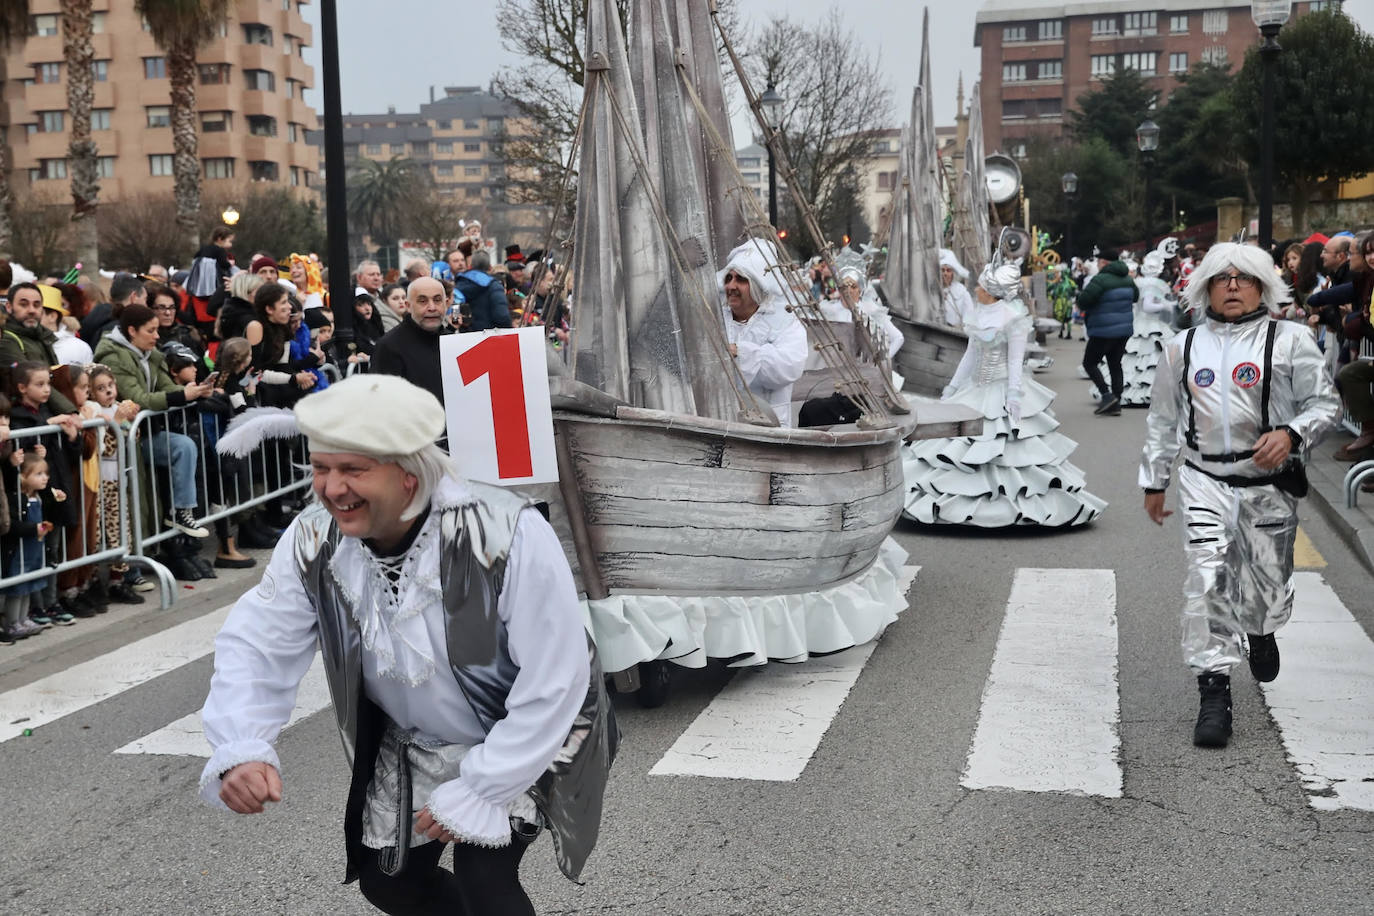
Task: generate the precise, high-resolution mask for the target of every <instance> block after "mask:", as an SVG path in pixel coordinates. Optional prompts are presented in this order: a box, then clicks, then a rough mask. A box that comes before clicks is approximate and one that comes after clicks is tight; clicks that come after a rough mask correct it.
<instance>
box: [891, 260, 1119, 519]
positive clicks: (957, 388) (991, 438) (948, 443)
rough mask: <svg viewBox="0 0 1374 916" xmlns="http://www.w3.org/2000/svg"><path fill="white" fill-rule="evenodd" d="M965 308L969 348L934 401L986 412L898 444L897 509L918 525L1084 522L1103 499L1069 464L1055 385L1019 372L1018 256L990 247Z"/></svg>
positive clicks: (1025, 322)
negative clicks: (966, 424)
mask: <svg viewBox="0 0 1374 916" xmlns="http://www.w3.org/2000/svg"><path fill="white" fill-rule="evenodd" d="M975 295H976V304H975V305H974V307H973V309H972V311H970V312H969V313H968V314H967V315H966V316H965V317H964V330H965V331H966V332H967V334H968V341H969V343H968V349H967V350H966V351H965V353H964V357H963V359H962V360H960V362H959V367H958V369H956V370H955V373H954V378H953V380H952V381H951V382H950V384H949V386H948V387H947V388H946V389H945V392H944V395H943V397H942V400H945V401H952V402H955V403H959V404H963V405H966V406H968V407H972V408H974V409H976V410H977V411H978V412H979V413H981V414H982V415H983V417H984V418H985V421H986V422H985V423H984V425H983V431H982V433H981V434H980V435H977V436H960V437H957V438H950V439H930V440H925V441H919V442H914V443H908V444H907V445H906V446H904V447H903V450H902V465H903V471H904V473H905V477H906V487H907V497H906V509H905V511H904V512H903V516H904V517H906V518H908V519H910V520H913V521H917V522H922V523H925V524H942V525H973V526H977V527H982V528H1001V527H1006V526H1010V525H1043V526H1047V527H1056V526H1064V525H1082V524H1086V523H1087V522H1091V521H1092V520H1093V519H1095V518H1097V517H1098V516H1099V515H1100V514H1101V513H1102V510H1103V509H1105V508H1106V506H1107V504H1106V503H1105V502H1104V501H1103V500H1101V499H1098V498H1097V497H1096V496H1093V495H1092V494H1091V493H1089V492H1087V491H1086V490H1085V489H1084V479H1083V472H1082V471H1080V470H1079V469H1078V468H1076V467H1074V466H1073V465H1072V464H1071V463H1069V460H1068V458H1069V455H1070V454H1072V453H1073V450H1074V449H1075V448H1077V447H1078V444H1077V443H1076V442H1074V441H1073V440H1072V439H1070V438H1068V437H1067V436H1065V435H1063V434H1061V433H1059V432H1057V431H1056V430H1057V429H1058V427H1059V421H1058V420H1057V419H1055V416H1054V412H1053V411H1052V410H1051V409H1050V405H1051V404H1052V403H1053V402H1054V392H1053V391H1051V390H1050V389H1048V388H1046V387H1045V386H1044V385H1041V384H1040V383H1038V382H1036V381H1035V380H1034V379H1031V378H1030V377H1029V376H1028V375H1027V374H1026V373H1025V372H1024V371H1023V363H1024V360H1025V352H1026V342H1027V339H1028V337H1029V334H1030V332H1031V328H1032V321H1031V318H1030V315H1029V314H1028V313H1027V311H1026V307H1025V305H1024V304H1023V303H1022V301H1021V298H1020V296H1021V268H1020V263H1019V261H1018V262H1011V263H1006V262H1003V261H1002V260H1001V258H1000V256H995V257H994V259H993V263H991V264H989V265H988V266H987V268H985V269H984V271H983V273H982V276H980V277H979V280H978V288H977V290H976V293H975Z"/></svg>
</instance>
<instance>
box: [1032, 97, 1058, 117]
mask: <svg viewBox="0 0 1374 916" xmlns="http://www.w3.org/2000/svg"><path fill="white" fill-rule="evenodd" d="M1032 101H1033V102H1034V106H1035V116H1036V117H1040V118H1057V117H1060V116H1061V115H1063V114H1064V100H1063V99H1034V100H1032Z"/></svg>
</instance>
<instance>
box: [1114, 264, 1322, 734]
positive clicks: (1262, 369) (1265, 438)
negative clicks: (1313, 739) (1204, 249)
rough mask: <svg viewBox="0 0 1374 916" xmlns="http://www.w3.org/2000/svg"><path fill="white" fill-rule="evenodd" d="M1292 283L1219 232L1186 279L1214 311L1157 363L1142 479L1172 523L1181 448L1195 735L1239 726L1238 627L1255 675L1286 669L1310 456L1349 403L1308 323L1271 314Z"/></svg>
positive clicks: (1193, 301) (1156, 512) (1157, 515)
mask: <svg viewBox="0 0 1374 916" xmlns="http://www.w3.org/2000/svg"><path fill="white" fill-rule="evenodd" d="M1284 292H1285V290H1284V286H1283V284H1282V283H1281V282H1280V281H1279V279H1278V275H1277V273H1275V271H1274V262H1273V259H1272V258H1270V257H1269V255H1268V254H1266V253H1265V252H1264V251H1262V250H1260V249H1259V248H1256V247H1254V246H1250V245H1235V244H1230V243H1227V244H1222V245H1217V246H1216V247H1214V248H1213V249H1212V250H1211V251H1209V252H1208V253H1207V256H1206V257H1205V258H1203V260H1202V263H1201V264H1199V265H1198V267H1197V270H1195V271H1194V272H1193V274H1192V277H1191V278H1190V280H1189V282H1188V288H1187V292H1186V295H1187V297H1188V299H1189V300H1190V305H1191V306H1192V307H1193V309H1194V310H1195V311H1197V312H1198V313H1201V312H1202V311H1203V310H1204V309H1205V310H1206V318H1205V319H1204V320H1203V321H1202V322H1201V323H1200V324H1198V325H1197V326H1196V327H1193V328H1190V329H1189V330H1187V331H1184V332H1183V333H1181V334H1178V335H1176V336H1175V337H1174V338H1173V340H1171V341H1170V342H1169V344H1168V345H1167V346H1166V347H1165V348H1164V353H1163V354H1162V358H1161V360H1160V363H1159V366H1158V368H1157V369H1156V370H1155V381H1154V388H1153V390H1152V393H1151V399H1150V416H1149V419H1148V421H1147V424H1146V428H1147V438H1146V441H1145V449H1144V453H1143V454H1142V456H1141V461H1140V486H1141V487H1142V488H1144V490H1145V512H1146V513H1147V514H1148V515H1149V516H1150V519H1151V520H1152V521H1154V522H1155V523H1156V524H1160V525H1162V524H1164V519H1165V517H1167V516H1169V515H1172V514H1173V513H1172V512H1169V511H1167V510H1166V509H1165V508H1164V492H1165V490H1166V489H1167V488H1168V486H1169V478H1170V473H1171V469H1172V467H1173V464H1174V459H1175V458H1176V457H1177V456H1178V453H1179V452H1180V451H1182V452H1183V458H1184V461H1183V465H1182V467H1180V468H1179V470H1178V482H1179V505H1180V506H1182V507H1183V514H1184V519H1185V522H1186V527H1185V529H1184V530H1185V532H1186V536H1187V541H1186V544H1185V547H1184V550H1185V556H1186V558H1187V561H1188V572H1187V576H1186V578H1185V580H1184V586H1183V594H1184V601H1183V659H1184V661H1185V662H1186V663H1187V664H1188V666H1189V667H1190V668H1192V671H1193V673H1194V674H1195V675H1197V681H1198V690H1199V693H1200V695H1201V705H1200V709H1199V711H1198V718H1197V725H1196V726H1195V727H1194V729H1193V743H1194V744H1196V745H1198V746H1199V747H1225V746H1226V742H1227V740H1228V739H1229V738H1230V736H1231V676H1230V672H1231V669H1232V668H1234V667H1235V666H1236V665H1238V664H1240V661H1241V659H1242V657H1243V656H1244V651H1243V648H1242V641H1241V640H1242V636H1244V637H1245V639H1246V641H1248V642H1249V646H1250V651H1249V660H1250V672H1251V673H1252V674H1253V675H1254V677H1255V680H1257V681H1272V680H1273V679H1274V678H1275V677H1277V676H1278V673H1279V649H1278V644H1277V643H1276V642H1275V639H1274V631H1275V630H1277V629H1278V628H1279V627H1281V626H1283V625H1284V624H1285V623H1287V622H1288V617H1289V615H1290V614H1291V613H1292V610H1293V579H1292V575H1293V541H1294V538H1295V537H1296V533H1297V526H1298V517H1297V509H1298V498H1299V497H1301V496H1303V495H1304V494H1305V493H1306V492H1307V477H1306V474H1305V473H1304V471H1303V466H1302V459H1303V457H1304V456H1305V455H1306V453H1307V452H1308V451H1310V450H1311V448H1312V447H1313V446H1315V445H1316V444H1317V443H1318V442H1319V441H1320V440H1321V438H1322V437H1323V436H1324V435H1326V433H1327V432H1328V431H1330V430H1331V429H1332V428H1333V427H1334V426H1335V425H1336V423H1337V421H1338V420H1339V419H1340V414H1341V406H1340V401H1339V399H1338V398H1337V397H1336V394H1335V391H1334V389H1333V387H1332V383H1331V371H1330V370H1329V369H1328V368H1327V365H1326V360H1325V359H1324V358H1323V357H1322V354H1321V351H1320V350H1318V349H1317V344H1316V341H1315V339H1314V338H1313V336H1312V335H1311V334H1310V333H1309V332H1308V331H1307V329H1306V328H1304V327H1303V326H1302V325H1301V324H1300V323H1296V322H1291V321H1274V320H1272V319H1270V318H1269V309H1272V308H1273V307H1274V304H1275V303H1276V302H1277V301H1279V297H1280V296H1282V295H1283V294H1284ZM1262 306H1263V307H1262Z"/></svg>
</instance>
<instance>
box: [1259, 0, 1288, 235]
mask: <svg viewBox="0 0 1374 916" xmlns="http://www.w3.org/2000/svg"><path fill="white" fill-rule="evenodd" d="M1292 6H1293V5H1292V4H1291V3H1289V2H1287V0H1255V2H1253V3H1251V4H1250V18H1251V19H1253V20H1255V25H1257V26H1259V30H1260V34H1261V35H1262V36H1264V41H1262V42H1261V43H1260V48H1259V52H1260V61H1261V63H1262V64H1263V67H1264V91H1263V95H1262V100H1263V103H1262V105H1261V110H1262V114H1261V116H1260V189H1259V192H1260V199H1259V243H1260V247H1261V248H1263V249H1264V250H1265V251H1268V250H1269V247H1270V246H1271V245H1272V244H1273V242H1274V67H1275V66H1276V64H1277V63H1278V57H1279V52H1280V51H1282V50H1283V48H1282V47H1281V46H1280V45H1279V30H1280V29H1282V28H1283V26H1284V24H1285V23H1287V22H1288V17H1289V16H1290V15H1291V14H1292V11H1293V10H1292ZM1293 228H1294V229H1295V230H1297V229H1298V228H1299V227H1297V226H1294V227H1293Z"/></svg>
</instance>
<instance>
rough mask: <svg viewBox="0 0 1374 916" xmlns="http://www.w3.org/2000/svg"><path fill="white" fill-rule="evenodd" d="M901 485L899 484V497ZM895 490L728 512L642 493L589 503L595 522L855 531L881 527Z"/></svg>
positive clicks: (714, 506) (589, 513) (714, 505)
mask: <svg viewBox="0 0 1374 916" xmlns="http://www.w3.org/2000/svg"><path fill="white" fill-rule="evenodd" d="M900 495H901V489H900V486H899V487H898V488H897V498H900ZM893 498H894V496H893V492H892V490H888V491H886V492H883V493H879V494H878V495H876V496H866V497H864V498H862V499H853V500H849V501H847V502H840V503H828V504H819V505H809V506H779V505H774V506H762V505H756V506H751V507H750V510H749V512H748V513H735V512H722V511H721V509H720V506H719V505H718V504H717V503H712V502H691V501H675V502H665V501H664V500H662V499H656V498H653V497H642V496H602V495H596V494H589V495H588V496H587V497H586V499H585V502H584V509H585V510H586V513H587V521H588V522H589V523H590V524H593V525H602V524H606V525H616V524H619V525H635V526H639V527H644V528H678V527H684V526H685V527H690V528H712V527H714V528H718V529H720V530H722V531H729V530H732V529H741V530H758V529H764V530H768V531H800V532H807V533H812V534H814V533H816V532H821V531H831V532H840V531H854V530H859V529H862V528H881V527H882V526H883V525H884V524H886V523H887V519H888V517H889V515H890V514H891V512H892V500H893Z"/></svg>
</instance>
